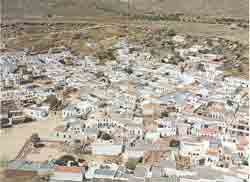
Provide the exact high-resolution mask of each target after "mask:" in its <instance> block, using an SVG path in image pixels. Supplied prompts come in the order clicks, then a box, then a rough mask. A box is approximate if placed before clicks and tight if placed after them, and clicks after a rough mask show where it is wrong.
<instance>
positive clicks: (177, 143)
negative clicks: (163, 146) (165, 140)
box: [169, 140, 180, 147]
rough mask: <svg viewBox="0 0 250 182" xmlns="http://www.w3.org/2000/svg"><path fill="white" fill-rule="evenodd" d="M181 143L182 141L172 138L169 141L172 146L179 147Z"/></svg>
mask: <svg viewBox="0 0 250 182" xmlns="http://www.w3.org/2000/svg"><path fill="white" fill-rule="evenodd" d="M179 145H180V141H178V140H171V141H170V143H169V146H170V147H179Z"/></svg>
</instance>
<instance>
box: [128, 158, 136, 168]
mask: <svg viewBox="0 0 250 182" xmlns="http://www.w3.org/2000/svg"><path fill="white" fill-rule="evenodd" d="M137 164H138V161H137V160H132V159H130V160H128V162H127V163H126V168H128V169H130V170H135V168H136V165H137Z"/></svg>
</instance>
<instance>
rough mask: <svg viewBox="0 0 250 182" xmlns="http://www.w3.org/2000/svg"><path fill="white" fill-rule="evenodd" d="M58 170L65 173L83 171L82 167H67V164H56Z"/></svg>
mask: <svg viewBox="0 0 250 182" xmlns="http://www.w3.org/2000/svg"><path fill="white" fill-rule="evenodd" d="M55 171H56V172H63V173H81V168H80V167H67V166H56V167H55Z"/></svg>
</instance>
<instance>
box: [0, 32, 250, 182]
mask: <svg viewBox="0 0 250 182" xmlns="http://www.w3.org/2000/svg"><path fill="white" fill-rule="evenodd" d="M173 41H174V42H177V43H181V42H183V41H185V37H181V36H175V37H174V38H173ZM204 49H206V50H209V49H210V48H209V47H204V46H201V45H194V46H192V47H190V48H180V49H176V50H175V51H176V52H178V54H179V56H180V57H182V59H183V60H184V62H180V63H178V64H172V63H170V62H169V59H170V58H168V57H164V60H163V61H162V59H160V58H158V57H156V56H155V55H152V54H151V53H150V52H147V51H146V50H145V49H143V47H140V46H138V45H131V44H128V43H127V41H126V40H124V39H122V40H120V42H119V44H117V45H115V46H114V52H113V54H114V55H115V56H116V60H108V61H106V62H103V61H102V62H101V61H100V60H99V59H98V58H96V57H94V56H85V57H84V58H78V57H75V56H72V55H71V54H70V52H62V53H58V54H46V55H35V56H34V55H33V56H30V55H25V53H17V54H16V55H13V54H11V55H7V54H6V55H2V56H1V57H0V65H1V69H2V70H1V72H0V73H1V75H0V76H1V77H0V82H1V83H0V86H1V88H0V89H1V92H0V94H1V97H0V99H1V104H2V106H5V105H6V107H5V109H4V110H3V111H1V112H2V113H0V116H1V117H0V119H1V121H0V128H4V127H7V126H11V125H14V124H15V123H17V122H14V121H16V120H18V119H22V120H25V118H27V117H28V118H31V119H33V120H37V121H39V122H40V121H41V120H44V119H47V118H48V116H49V115H60V117H61V120H62V122H61V125H60V126H58V127H57V128H55V129H54V131H53V132H52V133H51V135H50V136H49V138H50V139H51V140H53V141H62V142H64V143H66V144H69V143H72V142H73V143H74V142H75V141H80V143H81V144H82V147H81V150H80V153H81V152H82V153H88V155H91V156H95V157H96V161H88V167H82V166H80V165H77V166H60V165H51V166H46V169H47V170H49V171H52V172H53V175H52V177H51V179H50V180H51V182H61V181H74V182H75V181H129V182H130V181H131V182H136V181H152V182H153V181H171V182H172V181H173V182H175V181H179V182H205V181H206V182H226V181H230V182H240V181H241V182H243V181H244V180H248V181H249V179H250V172H249V171H250V170H249V169H250V168H249V166H250V140H249V139H250V137H249V134H250V131H249V127H250V124H249V95H248V89H249V80H246V79H244V78H236V77H227V76H225V75H224V72H223V70H222V69H221V68H222V67H223V65H224V62H225V61H226V60H225V58H224V56H223V55H217V54H213V53H209V51H208V53H202V50H204ZM86 155H87V154H86ZM99 157H104V158H109V159H112V160H111V161H113V162H102V163H101V162H98V160H97V159H99ZM131 160H132V161H136V164H137V165H136V166H135V169H133V170H130V169H128V166H126V165H124V164H127V163H129V162H130V161H131ZM114 161H116V162H114ZM17 162H19V163H20V162H22V164H20V165H28V164H27V162H26V163H25V162H24V161H17ZM32 165H34V164H32ZM16 166H17V165H14V164H13V165H12V166H11V168H15V169H16V168H17V167H16ZM35 168H36V169H37V170H36V171H39V170H40V168H41V166H38V167H37V166H36V167H35Z"/></svg>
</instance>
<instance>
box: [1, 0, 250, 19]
mask: <svg viewBox="0 0 250 182" xmlns="http://www.w3.org/2000/svg"><path fill="white" fill-rule="evenodd" d="M128 2H130V5H129V6H128ZM248 7H249V0H1V13H2V15H4V16H8V17H16V18H22V17H47V16H48V15H54V16H64V17H89V16H106V15H111V16H114V15H121V14H126V13H128V12H131V13H133V14H144V13H154V14H155V13H156V14H158V13H159V14H166V15H167V14H174V13H184V14H185V15H191V16H216V17H231V18H241V19H248V17H249V16H248V14H249V11H248Z"/></svg>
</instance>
